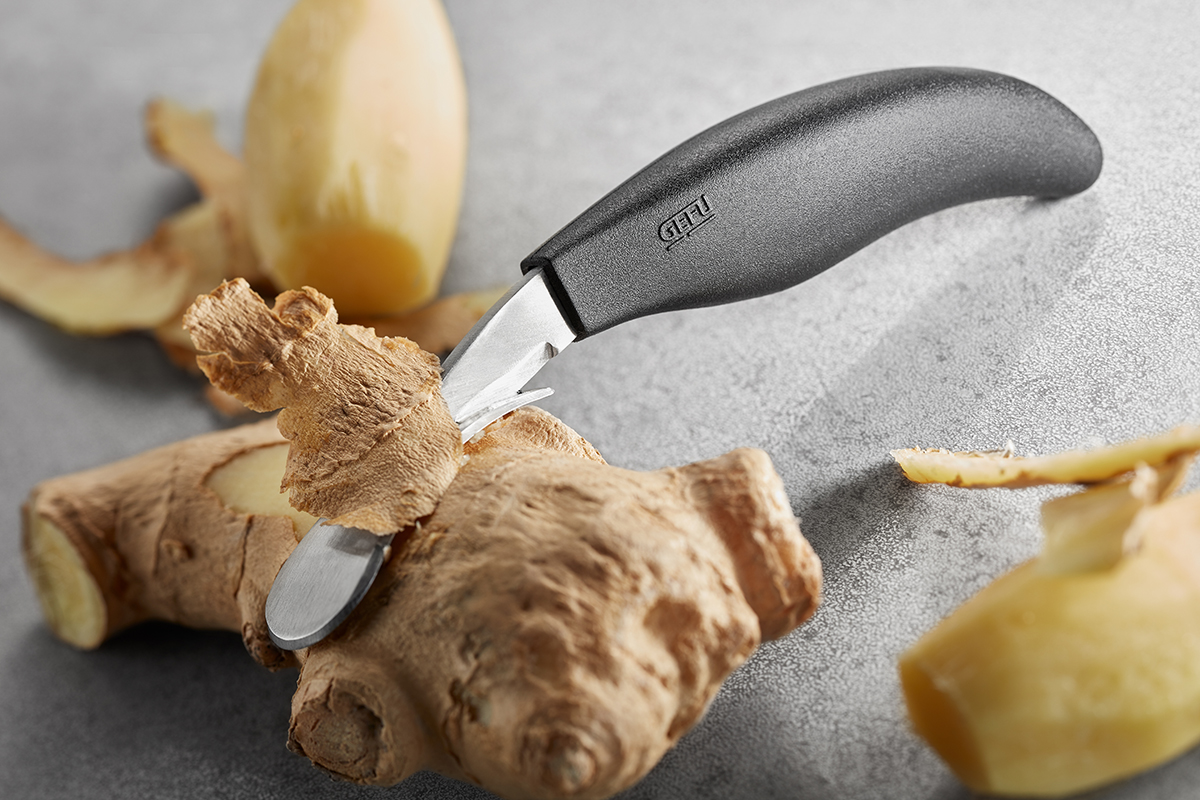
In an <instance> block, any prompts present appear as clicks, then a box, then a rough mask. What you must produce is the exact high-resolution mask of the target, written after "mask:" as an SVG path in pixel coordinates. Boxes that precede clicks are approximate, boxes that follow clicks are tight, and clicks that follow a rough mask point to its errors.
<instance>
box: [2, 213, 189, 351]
mask: <svg viewBox="0 0 1200 800" xmlns="http://www.w3.org/2000/svg"><path fill="white" fill-rule="evenodd" d="M188 221H189V218H185V217H174V218H172V219H169V220H167V221H166V222H164V223H163V224H162V225H161V226H160V227H159V228H158V230H157V231H156V232H155V233H154V235H153V236H151V237H150V239H149V240H147V241H146V242H145V243H144V244H142V245H141V246H140V247H137V248H134V249H133V250H126V251H122V252H117V253H110V254H108V255H104V256H100V257H98V258H94V259H90V260H87V261H82V262H75V261H71V260H69V259H64V258H60V257H59V256H56V255H54V254H53V253H50V252H48V251H46V250H44V249H42V248H41V247H39V246H38V245H37V244H35V243H34V242H32V241H30V240H29V239H27V238H25V237H24V236H22V235H21V234H20V233H18V232H17V231H16V230H14V229H13V228H11V227H10V226H9V225H7V224H6V223H5V222H4V221H2V220H0V298H3V299H4V300H6V301H8V302H9V303H12V304H13V305H15V306H17V307H18V308H20V309H22V310H24V311H26V312H28V313H30V314H33V315H34V316H36V317H38V318H39V319H43V320H46V321H47V322H50V323H51V324H53V325H56V326H57V327H59V328H62V329H63V330H66V331H70V332H71V333H80V334H87V335H91V336H107V335H111V334H115V333H121V332H124V331H129V330H138V329H142V328H151V327H154V326H156V325H160V324H162V323H163V322H164V321H166V320H167V319H169V318H170V317H171V316H172V315H174V314H176V313H178V311H179V309H181V308H182V307H183V306H184V304H185V303H186V302H187V300H188V296H187V291H188V288H189V287H190V286H191V282H192V274H191V264H190V262H189V260H188V257H187V254H186V253H185V252H183V251H182V250H181V249H180V248H179V247H178V239H179V235H180V228H181V226H183V225H186V223H187V222H188Z"/></svg>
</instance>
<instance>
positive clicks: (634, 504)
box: [24, 282, 821, 798]
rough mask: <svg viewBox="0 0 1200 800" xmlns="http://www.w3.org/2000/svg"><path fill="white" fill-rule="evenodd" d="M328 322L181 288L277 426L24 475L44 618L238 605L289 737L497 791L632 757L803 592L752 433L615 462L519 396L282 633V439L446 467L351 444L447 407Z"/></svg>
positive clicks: (396, 772) (814, 595)
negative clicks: (715, 449)
mask: <svg viewBox="0 0 1200 800" xmlns="http://www.w3.org/2000/svg"><path fill="white" fill-rule="evenodd" d="M335 321H336V313H335V312H334V310H333V308H332V306H331V305H330V304H329V301H328V298H325V297H323V296H322V295H320V294H319V293H317V292H315V291H312V290H307V291H304V292H289V293H285V294H284V295H283V296H281V297H280V298H279V300H278V301H277V302H276V306H275V309H274V310H273V311H272V310H268V309H267V308H266V306H265V304H264V303H262V301H261V300H259V299H258V298H257V297H254V296H253V294H252V293H251V292H250V291H249V289H248V287H246V286H245V284H244V283H239V282H235V283H232V284H227V285H225V286H223V287H221V288H220V289H218V290H217V291H216V292H214V293H213V294H212V296H210V297H209V298H205V299H202V300H201V301H200V302H199V303H198V304H197V306H196V307H195V308H194V309H193V310H192V312H191V313H190V315H189V324H190V325H192V327H193V331H194V332H196V333H197V337H198V340H200V341H201V342H203V344H202V345H201V346H202V347H204V348H205V349H212V350H214V351H215V353H214V354H213V355H209V356H205V361H204V363H205V367H206V369H208V370H209V371H210V373H211V374H212V375H213V376H214V378H215V380H217V381H218V382H219V383H220V384H221V385H222V387H224V388H226V389H228V390H230V391H232V392H234V393H236V394H238V395H239V396H240V397H241V399H243V400H244V401H247V402H251V403H254V404H259V405H260V406H261V407H267V406H278V405H283V406H284V407H285V410H284V411H283V413H282V415H281V416H280V423H279V424H280V426H281V428H283V429H284V430H285V432H286V433H287V434H288V435H289V436H290V442H289V440H288V439H284V438H283V437H282V436H281V435H280V434H279V433H277V432H276V431H275V429H274V427H273V425H274V423H272V422H270V421H266V422H263V423H259V424H257V425H251V426H245V427H242V428H235V429H231V430H228V431H223V432H219V433H214V434H209V435H207V436H204V437H198V438H196V439H192V440H188V441H185V442H181V443H178V444H175V445H171V446H168V447H166V448H162V449H160V450H156V451H151V452H150V453H147V454H144V455H142V456H138V457H136V458H134V459H131V460H129V461H127V462H122V463H120V464H117V465H113V466H111V467H108V468H104V469H100V470H93V471H90V472H87V473H80V474H79V475H73V476H66V477H63V478H58V479H54V480H51V481H47V482H45V483H43V484H41V485H39V486H38V487H36V488H35V489H34V492H33V494H32V495H31V497H30V500H29V502H28V504H27V506H26V513H25V538H24V545H25V546H24V550H25V554H26V558H27V560H28V565H29V569H30V572H31V573H32V574H33V575H34V576H35V585H36V587H37V591H38V594H39V597H40V599H41V602H42V606H43V608H44V609H45V610H46V617H47V620H48V622H49V623H50V625H51V627H52V628H53V629H54V630H55V631H56V632H57V633H58V634H59V635H60V636H62V637H63V638H64V639H66V640H67V641H69V642H71V643H73V644H75V645H77V646H81V647H94V646H97V645H98V644H99V643H100V642H101V641H102V640H103V639H104V638H105V637H106V636H107V635H109V634H111V633H112V632H113V631H115V630H117V629H119V628H121V627H123V626H125V625H129V624H132V623H134V622H137V621H139V620H142V619H148V618H162V619H168V620H172V621H175V622H178V623H181V624H185V625H194V626H202V627H217V628H227V629H230V630H237V631H240V632H241V634H242V637H243V641H244V642H245V643H246V645H247V649H248V650H249V651H250V653H251V655H252V656H253V657H254V658H255V659H256V660H258V661H259V662H260V663H262V664H264V665H266V666H268V667H270V668H280V667H285V666H298V667H299V668H300V677H299V681H298V684H297V689H296V694H295V696H294V698H293V701H292V714H291V723H290V728H289V734H288V744H289V747H291V748H292V749H293V750H295V751H297V752H299V753H302V754H304V755H305V756H307V757H308V758H310V759H311V760H312V761H313V763H314V764H316V765H317V766H319V767H320V768H322V769H324V770H326V771H328V772H330V773H332V774H334V775H336V776H338V777H341V778H345V779H347V780H351V781H355V782H358V783H369V784H380V785H389V784H394V783H397V782H399V781H402V780H403V779H404V778H405V777H407V776H409V775H411V774H413V773H414V772H416V771H418V770H422V769H434V770H437V771H439V772H442V773H444V774H446V775H450V776H454V777H457V778H459V779H462V780H469V781H472V782H474V783H477V784H479V785H481V786H483V787H485V788H487V789H489V790H491V791H494V792H496V793H498V794H500V795H502V796H504V797H509V798H526V797H528V798H564V797H573V798H600V797H607V796H609V795H611V794H614V793H616V792H618V791H620V790H622V789H624V788H626V787H628V786H630V785H631V784H633V783H634V782H636V781H637V780H638V779H639V778H641V777H642V776H643V775H644V774H645V773H646V772H647V771H649V769H650V768H651V767H652V766H653V765H654V764H655V763H656V762H657V761H658V760H659V759H660V758H661V757H662V755H663V753H665V752H666V750H667V749H668V748H670V747H671V745H672V744H673V743H674V742H675V741H677V740H678V738H679V737H680V736H682V735H683V733H684V732H685V731H687V730H688V729H689V728H690V727H691V726H692V725H694V724H695V723H696V721H697V720H698V719H700V717H701V715H702V714H703V713H704V710H705V708H706V707H707V706H708V704H709V702H710V701H711V700H712V698H713V696H714V695H715V693H716V691H717V689H718V688H719V687H720V685H721V683H722V681H723V680H724V679H725V678H726V677H727V676H728V675H729V673H730V672H731V671H732V670H733V669H735V668H736V667H737V666H738V665H739V664H741V663H742V662H743V661H744V660H745V659H746V657H747V656H748V655H749V654H750V653H751V652H752V651H753V650H754V648H755V647H756V646H757V645H758V643H759V642H760V641H762V640H763V639H767V638H774V637H779V636H783V635H785V634H787V633H788V632H789V631H791V630H792V629H793V628H795V627H796V626H797V625H799V624H800V623H802V622H803V621H804V620H805V619H807V618H808V617H809V616H810V615H811V614H812V613H813V612H814V610H815V608H816V605H817V603H818V601H819V595H820V587H821V571H820V563H819V561H818V559H817V557H816V554H815V553H814V552H813V551H812V549H811V547H810V546H809V545H808V543H807V542H806V541H805V540H804V538H803V536H802V535H801V534H800V530H799V527H798V525H797V522H796V519H795V517H794V516H793V514H792V512H791V510H790V508H789V505H788V501H787V497H786V495H785V494H784V490H783V486H782V482H781V481H780V479H779V476H778V475H776V474H775V472H774V470H773V468H772V467H771V464H770V460H769V458H768V457H767V456H766V455H765V454H764V453H762V452H761V451H757V450H749V449H743V450H735V451H733V452H731V453H728V454H726V455H724V456H720V457H718V458H715V459H710V460H708V461H703V462H699V463H696V464H691V465H687V466H684V467H679V468H668V469H662V470H658V471H656V472H649V473H639V472H632V471H629V470H624V469H619V468H617V467H613V466H610V465H608V464H606V463H604V460H603V459H602V458H601V457H600V455H599V454H598V453H597V452H596V451H595V450H594V449H593V448H592V447H591V445H589V444H588V443H587V442H586V441H584V440H583V439H582V438H581V437H580V436H579V435H578V434H576V433H575V432H574V431H572V430H571V429H569V428H567V427H566V426H565V425H563V424H562V423H561V422H559V421H558V420H556V419H555V418H553V417H552V416H550V415H549V414H547V413H545V412H543V411H539V410H537V409H535V408H523V409H519V410H518V411H515V412H513V413H511V414H510V415H508V416H506V417H504V418H502V419H501V420H499V421H497V422H496V423H493V425H491V426H490V427H489V428H488V429H486V430H485V431H484V432H483V434H482V435H481V436H479V437H478V438H476V439H474V440H472V441H471V442H468V443H467V444H465V445H461V444H459V443H458V433H457V428H455V427H453V423H452V422H451V423H450V425H451V427H452V432H453V434H454V444H455V448H454V449H452V451H451V452H450V456H452V457H451V458H449V459H448V460H449V462H450V463H451V464H452V465H453V467H454V471H453V472H452V473H451V478H452V479H451V480H450V481H449V482H448V485H446V486H444V487H443V488H442V489H439V490H438V491H437V492H436V493H435V494H434V496H433V500H434V506H433V507H432V508H431V510H430V511H429V512H428V513H425V514H424V515H423V516H420V517H419V518H417V519H414V520H412V522H411V524H407V525H405V526H404V527H403V528H402V530H401V531H400V532H399V534H398V535H397V537H396V539H395V540H394V542H393V552H392V556H391V558H390V560H389V561H387V562H386V563H385V564H384V566H383V569H382V570H381V572H380V574H379V576H378V578H377V579H376V581H375V583H374V584H373V586H372V587H371V589H370V591H369V593H368V594H367V596H366V598H365V599H364V600H363V602H362V603H361V604H360V605H359V606H358V608H357V609H355V611H354V612H353V613H352V614H351V616H350V617H349V618H348V619H347V620H346V622H345V623H343V625H342V626H341V627H339V628H338V629H337V630H336V631H335V632H334V633H333V634H331V635H330V636H329V637H328V638H326V639H325V640H323V641H321V642H319V643H317V644H315V645H313V646H312V647H310V648H307V649H304V650H299V651H296V652H295V653H285V652H282V651H280V650H278V649H277V648H275V646H274V645H273V644H272V643H271V642H270V641H269V639H268V637H267V635H266V628H265V619H264V604H265V596H266V592H267V590H268V588H269V586H270V584H271V582H272V581H273V580H274V577H275V574H276V572H277V571H278V569H279V567H280V566H281V565H282V563H283V561H284V560H285V558H286V557H287V555H288V553H289V552H290V551H291V549H292V548H293V547H294V546H295V543H296V541H297V536H298V535H299V532H300V531H302V530H305V529H306V525H307V523H308V521H309V520H311V519H312V518H311V517H307V516H305V515H303V514H300V513H299V512H296V511H289V509H287V508H286V507H284V506H283V504H282V503H281V502H280V496H279V494H278V487H279V485H280V483H281V482H282V481H283V480H284V475H285V474H290V475H292V476H293V477H295V476H298V475H300V474H301V473H302V472H303V471H304V470H300V469H298V468H296V467H295V466H294V463H295V455H296V453H297V452H301V453H304V454H305V455H304V457H303V458H301V459H300V463H302V464H304V465H305V467H304V469H305V470H308V469H310V467H311V466H312V464H314V463H316V461H315V459H317V457H318V456H319V454H320V452H321V451H322V448H323V447H330V448H333V449H335V450H337V451H338V452H346V453H352V454H358V455H354V456H353V457H348V458H347V459H346V460H345V462H344V463H343V464H341V465H339V466H337V467H334V468H331V469H330V471H329V473H328V476H329V477H330V479H331V480H336V478H337V476H338V475H344V476H345V477H346V480H347V482H348V483H355V484H359V483H361V484H372V485H378V486H390V487H394V488H393V489H391V491H393V492H398V493H400V494H403V493H404V492H406V491H407V489H405V488H402V487H408V486H415V485H417V484H419V483H420V481H421V480H424V478H423V477H422V476H424V475H425V474H427V473H429V472H431V471H432V472H437V471H438V470H431V469H430V465H429V464H426V463H424V462H423V461H422V460H421V458H417V459H415V460H408V461H405V460H404V459H395V458H391V457H388V458H380V459H377V460H374V461H370V464H369V466H367V463H368V459H370V458H371V455H370V454H371V451H372V449H373V447H374V446H375V445H376V444H377V443H378V442H379V441H380V440H381V438H380V437H381V432H382V438H383V439H387V438H388V437H389V436H391V437H397V438H420V437H423V436H426V435H430V436H435V437H437V436H440V435H441V433H440V423H439V426H434V427H433V428H425V427H414V426H412V425H409V424H408V423H407V422H406V421H407V420H409V419H410V418H412V417H414V416H415V415H416V414H418V413H426V412H421V411H420V409H421V408H423V406H424V405H425V404H428V406H429V409H428V411H427V413H429V414H431V415H432V416H433V417H437V416H438V414H441V415H445V417H447V418H448V412H447V411H446V409H445V407H444V405H442V406H441V408H440V410H437V413H434V412H435V410H436V409H434V408H433V406H436V405H437V404H438V403H440V402H441V401H440V399H439V395H438V381H437V373H436V369H434V370H433V372H432V374H433V380H432V382H430V381H429V379H428V377H427V373H428V370H429V369H430V362H429V357H428V356H425V355H424V354H420V353H415V352H413V351H412V349H411V348H410V347H409V346H408V345H407V344H406V343H403V342H400V341H396V340H378V339H376V338H375V337H373V336H372V335H371V334H370V332H369V331H365V330H362V329H355V328H352V327H347V326H339V325H336V324H335ZM389 371H390V373H391V374H390V375H385V373H388V372H389ZM368 386H374V387H375V388H374V389H372V390H370V391H364V387H368ZM418 397H420V399H418ZM397 398H400V399H399V400H397ZM368 400H371V401H372V402H367V401H368ZM389 414H390V415H391V416H392V417H393V418H398V420H399V422H398V423H397V419H393V422H394V423H397V424H394V425H392V427H390V428H389V427H388V425H386V424H385V417H387V416H388V415H389ZM431 430H432V431H434V433H430V431H431ZM339 436H340V437H341V439H339V438H338V437H339ZM318 442H320V443H321V444H320V445H318ZM285 443H287V444H286V446H287V447H288V448H289V449H290V450H291V454H290V455H288V457H287V464H286V466H285V463H284V462H285V460H284V458H283V456H282V453H281V450H282V449H283V448H284V446H285ZM414 447H415V448H416V450H415V452H432V453H434V455H433V456H430V457H431V458H434V459H435V460H438V461H439V463H440V461H441V460H443V459H445V458H446V454H444V453H443V452H442V451H441V450H440V449H439V448H436V447H435V448H433V449H432V450H425V449H422V447H419V446H416V445H414ZM306 448H308V449H306ZM364 453H365V454H366V455H363V454H364ZM439 469H440V468H439ZM306 474H307V473H306ZM163 475H168V476H170V478H169V480H168V481H163V479H162V476H163ZM396 487H400V488H396ZM314 497H315V498H316V500H315V501H314V502H313V504H312V505H313V509H312V510H313V511H314V512H315V513H321V514H327V513H328V510H329V509H328V508H327V502H326V501H328V500H329V497H328V496H326V495H323V494H320V493H318V494H316V495H314ZM335 504H336V503H335ZM368 505H370V506H372V507H379V506H378V505H377V504H375V502H374V501H372V502H371V503H369V504H368ZM400 505H401V506H403V505H405V504H403V503H401V504H400ZM394 522H395V520H394V519H391V520H389V522H388V524H393V523H394Z"/></svg>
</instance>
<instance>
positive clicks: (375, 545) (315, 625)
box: [266, 520, 392, 650]
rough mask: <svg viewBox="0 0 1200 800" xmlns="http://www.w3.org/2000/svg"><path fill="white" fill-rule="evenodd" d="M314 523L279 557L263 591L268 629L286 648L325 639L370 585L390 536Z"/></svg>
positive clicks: (296, 648)
mask: <svg viewBox="0 0 1200 800" xmlns="http://www.w3.org/2000/svg"><path fill="white" fill-rule="evenodd" d="M323 523H324V520H322V521H321V522H318V523H317V524H316V525H314V526H313V527H312V528H311V529H310V530H309V531H308V533H306V534H305V535H304V538H303V539H301V540H300V543H299V544H298V545H296V549H295V550H293V551H292V553H291V555H290V556H288V559H287V561H285V562H284V563H283V567H282V568H280V570H279V574H278V575H276V576H275V582H274V583H273V584H271V591H270V593H269V594H268V595H267V608H266V616H267V631H268V633H270V635H271V641H273V642H275V644H276V645H278V646H279V647H281V648H283V649H284V650H299V649H300V648H301V647H308V646H309V645H312V644H316V643H317V642H319V641H321V640H322V639H324V638H325V637H326V636H328V635H329V634H330V633H332V632H333V630H334V628H336V627H337V626H338V625H340V624H341V623H342V620H344V619H345V618H346V617H348V616H349V615H350V612H351V611H353V610H354V607H355V606H357V605H358V603H359V601H361V600H362V599H363V597H364V596H365V595H366V593H367V590H368V589H369V588H371V583H372V582H373V581H374V580H375V576H376V575H377V574H378V573H379V568H380V567H381V566H383V562H384V561H385V559H386V556H387V548H388V546H389V545H390V544H391V542H392V537H391V536H378V535H376V534H374V533H371V532H370V531H364V530H361V529H359V528H346V527H343V526H341V525H325V524H323Z"/></svg>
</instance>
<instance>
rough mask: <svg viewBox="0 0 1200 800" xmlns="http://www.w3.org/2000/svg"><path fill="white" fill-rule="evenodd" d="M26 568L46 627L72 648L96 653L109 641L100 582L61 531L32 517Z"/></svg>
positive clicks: (32, 515)
mask: <svg viewBox="0 0 1200 800" xmlns="http://www.w3.org/2000/svg"><path fill="white" fill-rule="evenodd" d="M24 554H25V565H26V568H27V569H28V572H29V575H30V577H31V578H32V579H33V588H34V591H35V592H36V593H37V599H38V603H39V604H40V605H41V607H42V615H43V616H44V617H45V619H46V624H47V625H48V626H49V628H50V630H51V631H53V632H54V634H55V635H56V636H58V637H59V638H60V639H62V640H63V641H65V642H66V643H67V644H70V645H73V646H75V647H78V648H81V649H83V650H91V649H92V648H95V647H99V646H100V643H101V642H103V641H104V639H105V637H106V636H107V635H108V633H109V630H108V608H107V604H106V603H105V601H104V592H103V591H102V590H101V589H100V584H99V583H98V582H97V581H96V576H95V575H93V574H92V571H91V570H90V569H89V568H88V565H87V563H86V562H85V561H84V560H83V556H82V555H81V551H80V549H79V548H77V547H76V546H75V545H74V544H73V543H72V542H71V541H70V539H68V538H67V535H66V534H65V533H63V531H62V529H61V528H59V527H58V526H57V525H55V524H54V523H53V522H51V521H50V520H48V519H46V518H45V517H43V516H40V515H37V514H31V515H30V518H29V519H28V521H27V523H26V533H25V538H24Z"/></svg>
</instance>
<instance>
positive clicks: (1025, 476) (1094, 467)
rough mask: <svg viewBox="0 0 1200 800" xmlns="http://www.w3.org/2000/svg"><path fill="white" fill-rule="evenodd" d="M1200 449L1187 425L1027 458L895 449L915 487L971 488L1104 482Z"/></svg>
mask: <svg viewBox="0 0 1200 800" xmlns="http://www.w3.org/2000/svg"><path fill="white" fill-rule="evenodd" d="M1197 451H1200V426H1195V425H1182V426H1180V427H1177V428H1175V429H1173V430H1171V431H1168V432H1166V433H1163V434H1160V435H1158V436H1152V437H1147V438H1144V439H1137V440H1135V441H1131V442H1123V443H1121V444H1116V445H1110V446H1107V447H1098V448H1095V449H1092V450H1071V451H1067V452H1064V453H1056V454H1054V455H1049V456H1037V457H1030V458H1024V457H1020V456H1015V455H1013V454H1012V452H1011V450H1010V449H1008V448H1006V449H1005V450H999V451H991V452H975V451H966V452H952V451H949V450H937V449H934V450H921V449H917V448H913V449H908V450H893V451H892V456H893V457H894V458H895V459H896V461H897V462H898V463H899V464H900V467H901V469H903V470H904V475H905V477H907V478H908V479H909V480H910V481H913V482H914V483H945V484H948V485H950V486H961V487H965V488H989V487H997V486H1000V487H1006V488H1010V489H1016V488H1021V487H1025V486H1040V485H1044V484H1060V483H1099V482H1101V481H1106V480H1109V479H1110V478H1114V477H1116V476H1118V475H1122V474H1124V473H1126V472H1130V471H1132V470H1133V469H1135V468H1136V467H1137V466H1138V464H1146V465H1147V466H1150V467H1157V466H1161V465H1163V464H1165V463H1167V462H1168V461H1170V460H1172V459H1174V458H1176V457H1178V456H1181V455H1184V454H1187V453H1195V452H1197Z"/></svg>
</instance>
